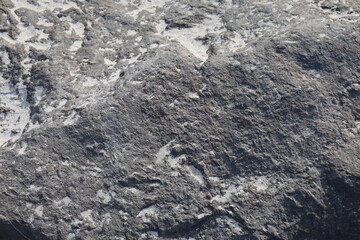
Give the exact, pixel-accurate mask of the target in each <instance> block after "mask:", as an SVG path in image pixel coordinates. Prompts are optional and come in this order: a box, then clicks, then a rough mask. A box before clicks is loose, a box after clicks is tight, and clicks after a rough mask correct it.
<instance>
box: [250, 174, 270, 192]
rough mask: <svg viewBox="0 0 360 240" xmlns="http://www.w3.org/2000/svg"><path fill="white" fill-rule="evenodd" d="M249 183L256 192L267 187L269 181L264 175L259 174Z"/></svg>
mask: <svg viewBox="0 0 360 240" xmlns="http://www.w3.org/2000/svg"><path fill="white" fill-rule="evenodd" d="M250 184H251V185H252V187H254V188H255V189H256V191H257V192H262V191H265V190H267V189H268V187H269V184H270V183H269V180H268V179H267V178H266V177H265V176H261V177H259V178H257V179H256V180H255V181H253V182H251V183H250Z"/></svg>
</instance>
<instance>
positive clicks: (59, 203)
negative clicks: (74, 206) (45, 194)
mask: <svg viewBox="0 0 360 240" xmlns="http://www.w3.org/2000/svg"><path fill="white" fill-rule="evenodd" d="M71 202H72V200H71V199H70V198H69V197H64V198H63V199H61V200H60V201H55V202H54V204H55V205H56V206H69V204H70V203H71Z"/></svg>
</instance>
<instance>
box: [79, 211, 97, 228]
mask: <svg viewBox="0 0 360 240" xmlns="http://www.w3.org/2000/svg"><path fill="white" fill-rule="evenodd" d="M92 212H93V211H92V210H91V209H89V210H86V211H84V212H82V213H81V214H80V216H81V217H82V218H83V219H84V220H85V221H87V222H90V223H92V224H94V225H95V222H94V220H93V217H92Z"/></svg>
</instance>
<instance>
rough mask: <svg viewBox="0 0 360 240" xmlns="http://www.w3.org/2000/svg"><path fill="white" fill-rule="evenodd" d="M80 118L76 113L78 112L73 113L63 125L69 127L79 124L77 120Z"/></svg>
mask: <svg viewBox="0 0 360 240" xmlns="http://www.w3.org/2000/svg"><path fill="white" fill-rule="evenodd" d="M79 118H80V116H79V115H78V114H77V113H76V111H73V112H72V113H71V114H70V115H69V116H68V117H67V118H66V119H65V120H64V121H63V124H64V125H66V126H68V125H73V124H75V123H76V122H77V120H78V119H79Z"/></svg>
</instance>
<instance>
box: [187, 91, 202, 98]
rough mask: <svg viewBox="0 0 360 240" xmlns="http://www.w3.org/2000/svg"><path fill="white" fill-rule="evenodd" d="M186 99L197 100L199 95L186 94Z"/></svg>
mask: <svg viewBox="0 0 360 240" xmlns="http://www.w3.org/2000/svg"><path fill="white" fill-rule="evenodd" d="M187 97H188V98H190V99H199V98H200V97H199V94H197V93H193V92H191V93H187Z"/></svg>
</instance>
